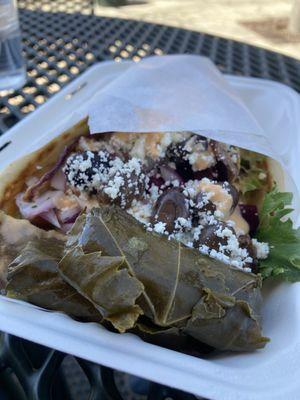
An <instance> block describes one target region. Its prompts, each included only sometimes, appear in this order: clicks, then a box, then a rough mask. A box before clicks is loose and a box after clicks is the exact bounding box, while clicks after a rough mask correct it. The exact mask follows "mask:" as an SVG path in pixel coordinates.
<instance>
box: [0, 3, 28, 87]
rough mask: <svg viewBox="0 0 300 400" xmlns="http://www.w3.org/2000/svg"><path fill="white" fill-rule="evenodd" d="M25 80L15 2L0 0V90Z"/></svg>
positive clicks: (18, 85)
mask: <svg viewBox="0 0 300 400" xmlns="http://www.w3.org/2000/svg"><path fill="white" fill-rule="evenodd" d="M25 81H26V68H25V62H24V58H23V56H22V44H21V32H20V26H19V18H18V9H17V4H16V1H15V0H0V90H3V89H17V88H19V87H21V86H23V85H24V83H25Z"/></svg>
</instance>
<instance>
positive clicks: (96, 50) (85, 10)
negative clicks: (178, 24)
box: [0, 0, 300, 133]
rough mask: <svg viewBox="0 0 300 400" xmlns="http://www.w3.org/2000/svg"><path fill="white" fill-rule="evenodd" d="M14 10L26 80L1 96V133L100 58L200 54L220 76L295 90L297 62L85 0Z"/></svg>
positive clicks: (299, 83) (31, 0)
mask: <svg viewBox="0 0 300 400" xmlns="http://www.w3.org/2000/svg"><path fill="white" fill-rule="evenodd" d="M19 7H20V20H21V27H22V31H23V44H24V53H25V57H26V59H27V70H28V79H27V82H26V84H25V86H24V87H23V88H22V89H21V90H17V91H15V92H12V93H10V92H7V91H5V92H4V91H2V92H0V133H3V132H4V131H5V130H7V129H8V128H10V127H11V126H13V125H14V124H15V123H16V122H18V121H19V120H20V119H22V118H23V117H24V116H26V115H27V114H28V113H30V112H32V111H34V110H35V109H36V108H37V107H39V105H41V104H43V103H44V102H45V101H46V100H47V99H48V98H49V97H50V96H52V95H53V94H55V93H56V92H58V91H59V90H60V89H61V88H62V87H63V86H65V85H66V84H68V83H69V82H70V81H71V80H72V79H74V78H75V77H76V76H77V75H78V74H80V73H81V72H83V71H84V70H86V69H87V68H88V67H89V66H91V65H92V64H94V63H95V62H98V61H102V60H115V61H122V60H123V59H133V60H135V61H138V60H140V59H141V58H143V57H145V56H148V55H152V54H157V55H160V54H174V53H190V54H202V55H205V56H208V57H210V58H211V59H212V60H213V61H214V62H215V64H216V65H217V66H218V67H219V69H220V70H221V71H222V72H225V73H229V74H236V75H244V76H254V77H262V78H268V79H274V80H277V81H280V82H283V83H286V84H287V85H289V86H291V87H293V88H294V89H296V90H297V91H299V92H300V62H299V61H297V60H295V59H292V58H290V57H286V56H282V55H280V54H277V53H273V52H270V51H266V50H264V49H261V48H257V47H253V46H249V45H247V44H244V43H239V42H236V41H233V40H227V39H223V38H219V37H214V36H211V35H207V34H202V33H198V32H193V31H189V30H185V29H178V28H171V27H167V26H162V25H156V24H151V23H144V22H139V21H133V20H123V19H116V18H106V17H97V16H95V15H93V7H92V5H91V1H88V0H83V1H81V0H75V1H63V0H57V1H46V0H41V1H35V0H27V1H26V0H20V1H19ZM59 9H64V10H65V12H57V10H59ZM55 10H56V11H55ZM79 10H81V11H82V13H80V12H78V11H79Z"/></svg>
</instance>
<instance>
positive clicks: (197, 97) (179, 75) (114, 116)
mask: <svg viewBox="0 0 300 400" xmlns="http://www.w3.org/2000/svg"><path fill="white" fill-rule="evenodd" d="M129 64H130V63H129ZM256 106H257V108H259V105H256ZM88 114H89V127H90V131H91V133H92V134H93V133H101V132H110V131H119V132H171V131H177V132H178V131H193V132H197V133H199V134H202V135H204V136H207V137H209V138H212V139H215V140H219V141H221V142H225V143H228V144H232V145H236V146H239V147H243V148H246V149H249V150H253V151H257V152H259V153H262V154H265V155H268V156H269V157H271V158H273V159H275V160H277V161H279V162H280V163H281V165H282V166H283V168H284V170H285V172H287V174H288V176H289V178H291V181H290V182H289V185H288V186H289V187H292V186H294V187H295V189H296V190H293V191H294V193H295V194H296V196H297V193H299V192H300V174H298V168H297V161H296V160H297V159H298V154H299V151H300V142H299V138H297V137H296V135H294V136H293V137H292V138H291V137H287V138H285V136H284V135H285V133H284V132H282V135H279V134H278V130H277V131H276V132H277V133H276V134H274V135H273V134H272V132H267V131H266V130H264V129H263V127H262V126H260V125H259V123H258V121H257V120H256V118H255V117H254V116H253V114H252V113H251V112H250V110H249V109H248V108H247V106H246V104H245V103H244V102H243V101H242V100H241V99H240V98H239V97H238V95H237V93H235V91H234V89H233V88H232V87H231V86H230V85H229V84H228V83H227V81H226V80H225V78H224V77H223V75H222V74H221V73H220V72H219V71H218V69H217V68H216V67H215V65H214V64H213V63H212V62H211V61H210V60H209V59H208V58H206V57H201V56H193V55H175V56H160V57H149V58H145V59H144V60H142V61H141V62H139V63H134V62H131V65H129V66H128V67H127V69H126V70H125V71H124V72H123V73H122V74H120V75H119V77H118V78H116V79H114V80H113V81H112V82H111V83H110V84H108V85H107V86H106V87H104V88H103V89H102V90H101V91H99V92H98V93H97V94H96V95H95V96H94V97H93V99H92V100H91V102H90V103H89V106H88ZM281 117H282V115H277V114H276V104H274V109H273V110H270V118H272V119H274V123H276V121H279V119H280V118H281ZM290 136H291V135H290ZM283 141H284V142H285V141H287V142H292V141H293V143H290V145H289V146H286V145H285V143H284V145H283Z"/></svg>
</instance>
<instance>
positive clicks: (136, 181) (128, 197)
mask: <svg viewBox="0 0 300 400" xmlns="http://www.w3.org/2000/svg"><path fill="white" fill-rule="evenodd" d="M115 177H120V178H122V179H123V184H122V185H121V186H120V187H119V191H118V195H117V197H116V198H115V199H112V200H111V201H112V202H113V203H115V204H118V205H119V206H121V207H122V208H128V207H130V206H131V204H132V201H133V200H140V199H142V198H143V197H144V195H145V191H146V175H145V174H144V173H143V172H142V171H141V173H140V174H136V173H135V172H131V173H130V175H129V176H128V173H127V172H126V173H122V172H120V171H118V172H116V174H115V176H111V177H110V180H114V178H115Z"/></svg>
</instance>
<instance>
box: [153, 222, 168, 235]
mask: <svg viewBox="0 0 300 400" xmlns="http://www.w3.org/2000/svg"><path fill="white" fill-rule="evenodd" d="M165 229H166V223H165V222H161V221H160V222H156V224H154V225H153V230H154V231H155V232H157V233H160V234H164V233H166V232H165Z"/></svg>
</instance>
